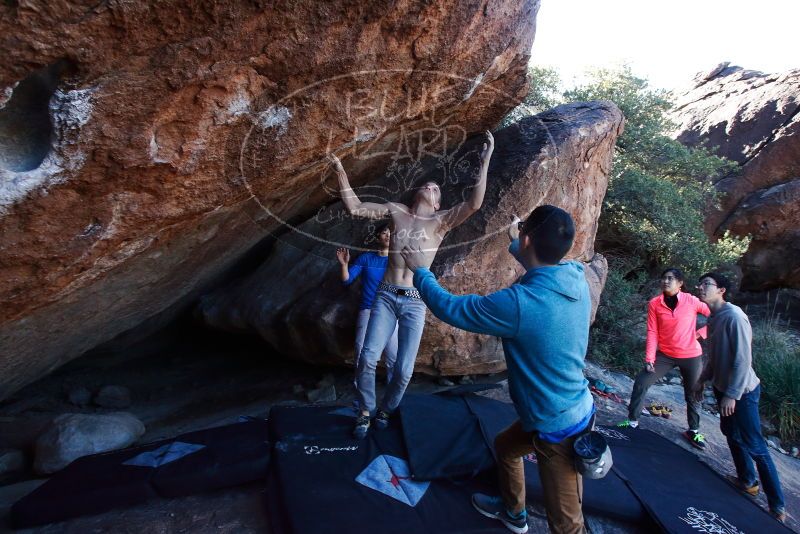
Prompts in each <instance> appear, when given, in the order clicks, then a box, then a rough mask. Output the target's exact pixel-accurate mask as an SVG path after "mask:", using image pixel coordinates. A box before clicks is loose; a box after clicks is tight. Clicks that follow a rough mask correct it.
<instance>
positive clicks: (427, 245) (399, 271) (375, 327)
mask: <svg viewBox="0 0 800 534" xmlns="http://www.w3.org/2000/svg"><path fill="white" fill-rule="evenodd" d="M493 150H494V138H493V137H492V134H491V133H490V132H488V131H487V132H486V143H484V145H483V150H482V152H481V162H480V171H479V175H478V180H477V182H476V183H475V186H474V188H473V190H472V195H471V196H470V198H469V199H468V200H467V201H466V202H462V203H460V204H458V205H456V206H454V207H452V208H451V209H449V210H440V209H439V208H440V201H441V190H440V189H439V185H438V184H437V183H436V182H432V181H431V182H425V183H423V184H422V186H420V187H418V188H417V189H416V191H414V196H413V199H412V200H411V206H410V207H409V206H406V205H405V204H401V203H399V202H386V203H385V204H378V203H375V202H361V201H360V200H359V199H358V197H357V196H356V194H355V192H354V191H353V189H352V188H351V187H350V182H349V181H348V180H347V174H346V173H345V171H344V168H343V167H342V163H341V161H339V158H337V157H336V156H335V155H331V156H330V159H331V161H332V162H333V164H334V166H335V167H336V172H337V174H338V177H339V190H340V192H341V195H342V201H343V202H344V205H345V206H346V207H347V211H348V212H349V213H350V215H352V216H354V217H363V218H366V219H383V218H386V217H391V218H392V223H393V226H394V232H392V238H391V245H390V247H389V265H388V267H387V268H386V272H385V273H384V276H383V280H382V281H381V283H380V284H379V285H378V291H377V293H376V295H375V301H374V302H373V304H372V311H371V314H370V318H369V324H368V326H367V334H366V338H365V339H364V346H363V348H362V350H361V355H360V357H359V358H358V371H357V379H356V388H357V390H358V400H359V406H360V407H361V413H360V415H359V416H358V418H357V419H356V425H355V428H354V430H353V435H354V436H355V437H357V438H359V439H363V438H364V437H366V435H367V431H368V430H369V427H370V416H371V415H372V414H373V413H375V427H376V428H378V429H382V428H386V427H387V426H388V424H389V416H390V415H391V413H392V412H393V411H394V410H395V409H397V406H398V405H399V404H400V400H401V399H402V398H403V393H405V390H406V387H407V386H408V382H409V381H410V380H411V374H412V373H413V372H414V361H415V360H416V358H417V350H418V349H419V343H420V340H421V339H422V329H423V327H424V326H425V311H426V307H425V304H424V303H423V302H422V300H421V299H420V295H419V292H418V291H417V290H416V289H414V286H413V279H414V273H413V272H411V271H410V270H409V269H408V268H407V267H406V263H405V260H403V258H402V256H400V251H401V250H403V247H406V246H411V245H413V246H414V248H415V249H417V248H419V249H421V250H422V252H423V253H424V262H425V263H426V265H425V266H426V267H430V265H431V264H432V263H433V259H434V257H435V256H436V252H437V251H438V250H439V245H441V243H442V240H443V239H444V237H445V236H446V235H447V232H449V231H450V230H452V229H453V228H455V227H456V226H458V225H459V224H461V223H462V222H464V221H465V220H466V219H467V218H468V217H469V216H470V215H472V214H473V213H475V212H476V211H478V210H479V209H480V207H481V204H483V196H484V194H485V193H486V171H487V170H488V168H489V160H490V159H491V157H492V151H493ZM395 325H397V328H398V332H397V341H398V347H397V361H396V362H395V366H394V373H393V375H392V379H391V381H390V382H389V384H388V385H387V387H386V392H385V394H384V396H383V400H382V402H381V406H380V408H379V409H377V412H376V408H377V406H376V398H375V367H376V365H377V363H378V360H379V359H380V356H381V352H382V351H383V348H384V347H385V346H386V342H387V341H388V340H389V337H390V336H391V335H392V333H393V331H394V328H395Z"/></svg>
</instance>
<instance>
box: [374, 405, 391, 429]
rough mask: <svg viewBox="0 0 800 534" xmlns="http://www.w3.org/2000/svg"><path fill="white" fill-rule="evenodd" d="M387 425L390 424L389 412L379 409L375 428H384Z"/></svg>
mask: <svg viewBox="0 0 800 534" xmlns="http://www.w3.org/2000/svg"><path fill="white" fill-rule="evenodd" d="M387 426H389V414H388V413H386V412H384V411H383V410H378V414H377V415H376V416H375V428H377V429H378V430H383V429H384V428H386V427H387Z"/></svg>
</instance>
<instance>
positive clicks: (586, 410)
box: [414, 241, 594, 433]
mask: <svg viewBox="0 0 800 534" xmlns="http://www.w3.org/2000/svg"><path fill="white" fill-rule="evenodd" d="M518 246H519V245H518V243H517V242H516V241H515V242H513V243H512V245H511V247H509V251H510V252H511V253H512V254H514V256H515V257H517V258H518V256H517V250H518ZM414 286H415V287H416V288H417V289H418V290H419V292H420V294H421V295H422V300H424V301H425V304H427V306H428V308H430V310H431V312H433V314H434V315H435V316H436V317H438V318H439V319H440V320H442V321H444V322H445V323H448V324H451V325H453V326H455V327H456V328H460V329H462V330H467V331H470V332H476V333H479V334H489V335H492V336H498V337H500V338H501V339H502V341H503V351H504V353H505V357H506V364H507V366H508V387H509V392H510V394H511V400H512V401H513V402H514V407H515V408H516V410H517V414H518V415H519V418H520V421H521V423H522V428H523V429H524V430H525V431H527V432H532V431H534V430H536V431H539V432H540V433H553V432H559V431H562V430H564V429H568V428H570V427H573V426H575V425H577V424H579V423H580V422H581V421H584V420H586V419H587V416H589V415H590V414H591V412H592V410H593V408H594V401H593V400H592V395H591V393H589V389H588V384H589V383H588V381H587V380H586V378H585V377H584V376H583V369H584V367H585V364H584V357H585V356H586V348H587V344H588V341H589V321H590V315H591V297H590V295H589V285H588V284H587V283H586V278H585V277H584V274H583V265H582V264H580V263H577V262H572V261H570V262H562V263H560V264H559V265H552V266H545V267H537V268H533V269H529V270H528V272H527V273H525V275H524V276H523V277H522V278H521V279H520V280H519V281H518V282H517V283H515V284H513V285H512V286H511V287H508V288H506V289H503V290H500V291H498V292H496V293H492V294H491V295H487V296H485V297H482V296H479V295H464V296H456V295H452V294H450V293H448V292H447V291H446V290H444V289H443V288H442V287H441V286H440V285H439V283H438V282H437V281H436V277H435V276H434V275H433V273H431V272H430V270H428V269H425V268H419V269H416V270H415V271H414Z"/></svg>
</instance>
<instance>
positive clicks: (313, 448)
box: [303, 445, 358, 455]
mask: <svg viewBox="0 0 800 534" xmlns="http://www.w3.org/2000/svg"><path fill="white" fill-rule="evenodd" d="M357 450H358V445H350V446H347V447H320V446H318V445H306V446H304V447H303V452H305V453H306V454H311V455H315V454H322V453H327V452H351V451H357Z"/></svg>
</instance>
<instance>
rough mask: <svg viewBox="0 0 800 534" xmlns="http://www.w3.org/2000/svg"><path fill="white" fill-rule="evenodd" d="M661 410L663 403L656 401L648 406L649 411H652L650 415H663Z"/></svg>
mask: <svg viewBox="0 0 800 534" xmlns="http://www.w3.org/2000/svg"><path fill="white" fill-rule="evenodd" d="M661 410H662V408H661V405H660V404H657V403H655V402H654V403H653V404H651V405H650V406H648V407H647V411H648V412H650V415H653V416H655V417H661Z"/></svg>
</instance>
